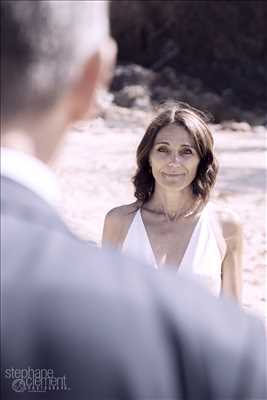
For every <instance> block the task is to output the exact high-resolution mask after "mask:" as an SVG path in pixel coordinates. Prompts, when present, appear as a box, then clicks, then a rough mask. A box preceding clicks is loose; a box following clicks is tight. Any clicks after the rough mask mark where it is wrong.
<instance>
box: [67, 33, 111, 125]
mask: <svg viewBox="0 0 267 400" xmlns="http://www.w3.org/2000/svg"><path fill="white" fill-rule="evenodd" d="M116 54H117V45H116V43H115V41H114V40H113V39H112V38H110V37H109V38H107V40H106V41H104V42H103V43H102V46H100V48H99V50H98V51H97V52H96V53H95V54H94V55H93V56H92V57H90V59H89V60H88V61H87V62H86V63H85V64H84V67H83V69H82V72H81V74H80V77H78V79H77V80H76V82H75V83H74V85H73V86H72V88H71V90H70V93H69V94H70V96H69V99H68V100H69V111H70V112H69V122H70V123H73V122H75V121H77V120H79V119H82V118H83V117H85V116H86V118H90V117H94V116H95V107H96V98H95V97H96V90H97V88H103V87H104V88H107V87H108V85H109V83H110V81H111V78H112V75H113V69H114V66H115V62H116Z"/></svg>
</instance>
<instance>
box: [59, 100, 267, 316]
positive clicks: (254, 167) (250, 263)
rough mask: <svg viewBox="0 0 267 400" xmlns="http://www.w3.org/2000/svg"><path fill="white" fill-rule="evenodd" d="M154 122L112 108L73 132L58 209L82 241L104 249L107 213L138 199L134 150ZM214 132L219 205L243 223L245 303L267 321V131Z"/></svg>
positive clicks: (240, 127)
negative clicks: (235, 214)
mask: <svg viewBox="0 0 267 400" xmlns="http://www.w3.org/2000/svg"><path fill="white" fill-rule="evenodd" d="M150 117H151V115H149V114H148V113H144V112H142V111H137V110H136V111H134V110H129V109H125V108H120V107H117V106H114V105H112V106H111V107H109V108H108V109H107V110H106V112H105V118H97V119H95V120H93V121H90V122H88V121H81V122H79V123H78V124H76V125H75V126H73V127H72V129H70V131H69V132H68V134H67V136H66V139H65V142H64V145H63V147H62V148H61V152H60V154H59V156H58V157H57V159H56V160H55V163H54V165H53V168H54V170H55V172H56V173H57V175H58V177H59V184H60V188H61V193H62V196H61V200H60V204H59V212H60V214H61V215H62V217H63V218H64V220H65V221H66V223H67V224H68V225H69V227H70V228H71V230H72V231H73V232H74V233H76V234H77V235H78V236H79V237H81V238H83V239H85V240H93V241H95V242H97V243H98V244H99V242H100V239H101V234H102V228H103V222H104V216H105V214H106V212H107V211H108V210H109V209H111V208H113V207H115V206H118V205H121V204H123V203H130V202H132V201H134V197H133V186H132V184H131V176H132V175H133V173H134V171H135V151H136V147H137V144H138V143H139V141H140V139H141V137H142V135H143V134H144V130H145V128H146V126H147V123H148V121H149V120H150ZM211 128H212V130H213V132H214V138H215V145H216V153H217V157H218V159H219V162H220V172H219V176H218V179H217V184H216V187H215V190H214V195H213V197H214V201H216V202H218V203H220V204H221V205H223V206H225V207H229V208H231V209H232V210H234V211H236V212H237V213H238V215H239V216H240V219H241V221H242V223H243V229H244V238H245V240H244V263H243V264H244V269H243V281H244V286H243V305H244V307H245V309H246V310H247V311H248V312H251V313H253V314H256V315H258V316H259V317H260V318H261V319H265V318H266V288H267V287H266V276H267V274H266V269H267V251H266V223H267V206H266V195H265V192H266V169H267V149H266V142H267V129H266V128H265V127H263V126H256V127H250V126H249V125H248V124H246V123H239V124H238V123H232V124H231V123H228V124H221V125H211ZM265 322H266V319H265Z"/></svg>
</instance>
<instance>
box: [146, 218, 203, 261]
mask: <svg viewBox="0 0 267 400" xmlns="http://www.w3.org/2000/svg"><path fill="white" fill-rule="evenodd" d="M195 226H196V221H192V222H191V223H180V224H179V223H170V222H168V223H161V224H155V223H147V224H146V234H147V237H148V240H149V243H150V246H151V249H152V252H153V254H154V258H155V260H156V262H157V265H165V264H167V265H173V266H177V267H178V266H179V265H180V264H181V262H182V260H183V258H184V256H185V254H186V251H187V249H188V246H189V243H190V242H191V239H192V235H193V232H194V229H195Z"/></svg>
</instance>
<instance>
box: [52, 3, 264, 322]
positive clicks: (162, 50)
mask: <svg viewBox="0 0 267 400" xmlns="http://www.w3.org/2000/svg"><path fill="white" fill-rule="evenodd" d="M110 11H111V14H110V17H111V31H112V35H113V37H114V38H115V39H116V40H117V43H118V64H117V67H116V69H115V74H114V79H113V81H112V83H111V89H110V91H109V92H104V93H103V92H101V93H99V97H98V105H97V107H98V114H99V116H98V117H97V118H95V119H94V120H92V121H87V120H83V121H80V122H79V123H77V124H75V126H73V127H72V128H71V129H70V131H69V132H68V135H67V138H66V141H65V144H64V146H63V149H62V152H61V153H60V154H59V156H58V158H57V160H55V164H54V169H55V171H56V172H57V174H58V176H59V181H60V185H61V190H62V198H61V202H60V204H59V212H60V213H61V215H62V216H63V218H64V219H65V221H66V222H67V224H68V225H69V226H70V228H71V229H72V230H73V231H74V232H75V233H76V234H78V235H79V236H80V237H81V238H83V239H84V240H86V241H88V242H89V241H91V240H92V241H94V242H96V243H97V244H100V241H101V233H102V228H103V222H104V217H105V214H106V213H107V212H108V211H109V210H110V209H111V208H113V207H115V206H119V205H121V204H125V203H130V202H132V201H134V196H133V186H132V183H131V177H132V176H133V174H134V172H135V168H136V163H135V152H136V148H137V145H138V144H139V142H140V140H141V138H142V136H143V135H144V132H145V129H146V127H147V125H148V123H149V122H150V121H151V118H152V117H153V115H154V112H155V108H156V107H157V105H158V104H159V103H161V102H162V101H164V100H167V99H170V100H179V101H185V102H187V103H189V104H190V105H192V106H195V107H198V108H200V109H201V110H203V111H206V112H208V113H209V114H210V116H211V117H212V122H211V124H210V127H211V130H212V132H213V134H214V139H215V147H216V153H217V157H218V159H219V163H220V171H219V176H218V180H217V183H216V186H215V190H214V193H213V201H215V202H217V203H219V204H220V205H221V206H222V207H225V208H226V207H227V208H230V209H232V210H233V211H235V212H237V213H238V214H239V216H240V219H241V221H242V223H243V230H244V237H245V243H244V293H243V306H244V307H245V308H246V309H247V310H248V311H249V312H252V313H254V314H256V315H259V316H260V317H261V318H262V319H264V318H266V290H267V286H266V285H267V283H266V271H267V251H266V249H267V243H266V226H267V208H266V187H267V182H266V169H267V150H266V138H267V28H266V21H267V2H265V1H231V2H230V1H167V0H165V1H153V0H152V1H134V0H131V1H127V0H122V1H119V0H115V1H112V2H111V7H110Z"/></svg>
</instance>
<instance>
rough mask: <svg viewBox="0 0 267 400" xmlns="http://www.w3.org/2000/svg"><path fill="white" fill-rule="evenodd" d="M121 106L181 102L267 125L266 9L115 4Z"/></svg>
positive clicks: (257, 4) (225, 4) (241, 4)
mask: <svg viewBox="0 0 267 400" xmlns="http://www.w3.org/2000/svg"><path fill="white" fill-rule="evenodd" d="M110 12H111V14H110V15H111V32H112V34H113V36H114V38H115V39H116V41H117V43H118V45H119V53H118V63H119V65H120V67H119V68H117V70H116V74H115V78H114V80H113V84H112V87H111V89H112V91H113V92H114V100H115V103H116V104H118V105H122V106H125V105H126V106H136V107H139V108H144V107H146V108H147V109H149V108H150V106H151V103H152V104H153V103H155V102H158V101H162V100H166V98H178V99H179V100H181V101H185V102H188V103H190V104H191V105H193V106H196V107H201V108H202V109H203V108H205V109H206V110H208V111H210V112H211V113H212V114H213V117H214V118H215V121H216V122H220V121H222V120H224V119H235V120H240V121H241V120H242V121H248V122H250V123H252V124H260V123H262V124H265V125H266V124H267V119H266V118H267V117H266V110H267V28H266V20H267V2H265V1H173V0H170V1H169V0H165V1H139V0H129V1H128V0H122V1H120V0H116V1H112V2H111V9H110Z"/></svg>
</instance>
